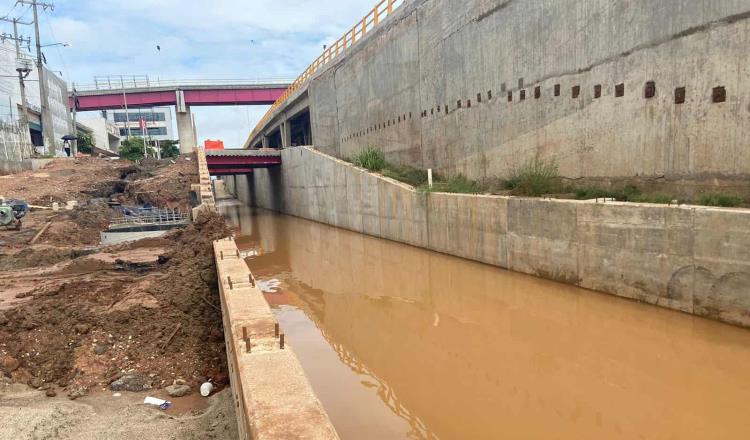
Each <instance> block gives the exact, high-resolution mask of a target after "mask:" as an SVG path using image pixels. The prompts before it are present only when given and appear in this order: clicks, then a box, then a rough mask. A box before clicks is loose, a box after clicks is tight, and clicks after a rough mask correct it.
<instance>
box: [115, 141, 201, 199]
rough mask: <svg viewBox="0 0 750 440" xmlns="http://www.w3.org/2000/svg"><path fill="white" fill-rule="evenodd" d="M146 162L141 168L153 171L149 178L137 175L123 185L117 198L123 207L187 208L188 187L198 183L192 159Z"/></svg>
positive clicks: (186, 157) (196, 171)
mask: <svg viewBox="0 0 750 440" xmlns="http://www.w3.org/2000/svg"><path fill="white" fill-rule="evenodd" d="M166 164H167V165H168V166H166V165H165V161H150V162H144V163H142V165H143V166H149V167H153V171H152V172H151V173H150V174H149V175H144V174H140V175H138V176H137V178H134V179H132V182H131V183H129V184H128V185H127V188H126V189H125V192H124V194H123V195H122V196H121V198H120V199H121V200H122V201H123V203H125V202H132V203H135V204H139V205H142V204H146V203H150V204H152V205H154V206H159V207H168V208H180V209H181V210H183V211H187V210H189V208H190V198H189V194H190V185H192V184H194V183H197V182H198V168H197V165H196V162H195V160H194V155H187V156H180V157H179V158H177V159H175V163H174V164H172V163H171V162H166Z"/></svg>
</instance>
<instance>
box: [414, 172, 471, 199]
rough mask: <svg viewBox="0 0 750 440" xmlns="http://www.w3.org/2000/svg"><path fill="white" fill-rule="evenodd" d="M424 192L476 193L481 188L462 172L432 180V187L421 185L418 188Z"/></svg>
mask: <svg viewBox="0 0 750 440" xmlns="http://www.w3.org/2000/svg"><path fill="white" fill-rule="evenodd" d="M419 189H420V190H421V191H424V192H445V193H461V194H476V193H479V192H481V191H482V188H481V187H480V186H479V184H478V183H477V182H475V181H474V180H469V179H467V178H466V176H464V175H463V174H453V175H451V176H448V177H445V178H440V177H438V179H437V180H436V181H435V182H433V185H432V188H430V187H428V186H427V185H422V186H421V187H420V188H419Z"/></svg>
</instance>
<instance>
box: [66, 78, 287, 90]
mask: <svg viewBox="0 0 750 440" xmlns="http://www.w3.org/2000/svg"><path fill="white" fill-rule="evenodd" d="M291 82H292V80H291V79H289V78H267V79H185V80H180V79H171V80H162V79H157V80H152V79H149V78H148V77H147V76H143V77H130V78H128V79H126V80H125V81H118V80H111V81H110V80H106V81H98V80H95V82H94V83H93V84H76V83H73V84H72V88H71V89H70V90H69V92H71V93H72V92H73V89H75V90H76V92H96V91H119V90H132V89H152V88H163V87H181V86H188V87H190V86H249V85H279V86H285V85H287V84H290V83H291Z"/></svg>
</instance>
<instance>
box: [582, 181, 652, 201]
mask: <svg viewBox="0 0 750 440" xmlns="http://www.w3.org/2000/svg"><path fill="white" fill-rule="evenodd" d="M575 193H576V199H578V200H590V199H598V198H611V199H615V200H618V201H621V202H632V201H635V199H637V198H639V197H641V196H642V194H641V190H640V189H638V188H637V187H635V186H633V185H628V186H626V187H624V188H617V189H604V188H599V187H591V186H589V187H583V188H577V189H576V191H575Z"/></svg>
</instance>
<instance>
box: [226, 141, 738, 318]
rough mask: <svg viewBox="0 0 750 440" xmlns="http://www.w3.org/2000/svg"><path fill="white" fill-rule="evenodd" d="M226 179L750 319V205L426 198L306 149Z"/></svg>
mask: <svg viewBox="0 0 750 440" xmlns="http://www.w3.org/2000/svg"><path fill="white" fill-rule="evenodd" d="M282 162H283V166H282V167H280V168H272V169H268V170H256V171H255V172H254V174H253V175H250V176H237V177H233V178H228V179H227V182H226V183H227V188H228V189H229V190H230V191H232V192H233V193H235V194H237V196H238V198H240V199H241V200H243V201H245V202H247V203H250V204H253V205H255V206H259V207H263V208H267V209H272V210H276V211H280V212H283V213H286V214H291V215H295V216H298V217H303V218H306V219H310V220H315V221H319V222H322V223H326V224H330V225H333V226H338V227H342V228H346V229H350V230H353V231H356V232H361V233H364V234H368V235H373V236H376V237H382V238H386V239H389V240H394V241H399V242H403V243H408V244H411V245H414V246H419V247H422V248H426V249H432V250H435V251H439V252H443V253H446V254H450V255H456V256H459V257H464V258H468V259H472V260H476V261H481V262H484V263H488V264H493V265H496V266H500V267H504V268H509V269H512V270H515V271H519V272H524V273H528V274H532V275H536V276H540V277H543V278H548V279H553V280H558V281H561V282H565V283H569V284H573V285H577V286H581V287H585V288H589V289H594V290H598V291H602V292H607V293H611V294H614V295H618V296H623V297H627V298H633V299H637V300H639V301H645V302H649V303H653V304H657V305H660V306H663V307H668V308H672V309H676V310H681V311H684V312H688V313H692V314H695V315H699V316H706V317H709V318H713V319H717V320H721V321H725V322H730V323H733V324H738V325H743V326H750V210H743V209H721V208H705V207H695V206H679V207H677V206H664V205H651V204H634V203H607V204H596V203H591V202H583V201H571V200H545V199H533V198H515V197H501V196H483V195H459V194H441V193H432V194H424V193H419V192H417V191H415V190H413V189H412V188H411V187H409V186H407V185H404V184H401V183H399V182H395V181H393V180H391V179H387V178H384V177H381V176H378V175H375V174H372V173H369V172H367V171H365V170H362V169H359V168H356V167H353V166H351V165H350V164H348V163H346V162H343V161H340V160H338V159H335V158H333V157H330V156H327V155H325V154H322V153H320V152H317V151H315V150H313V149H310V148H306V147H300V148H292V149H286V150H284V151H283V153H282Z"/></svg>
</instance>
